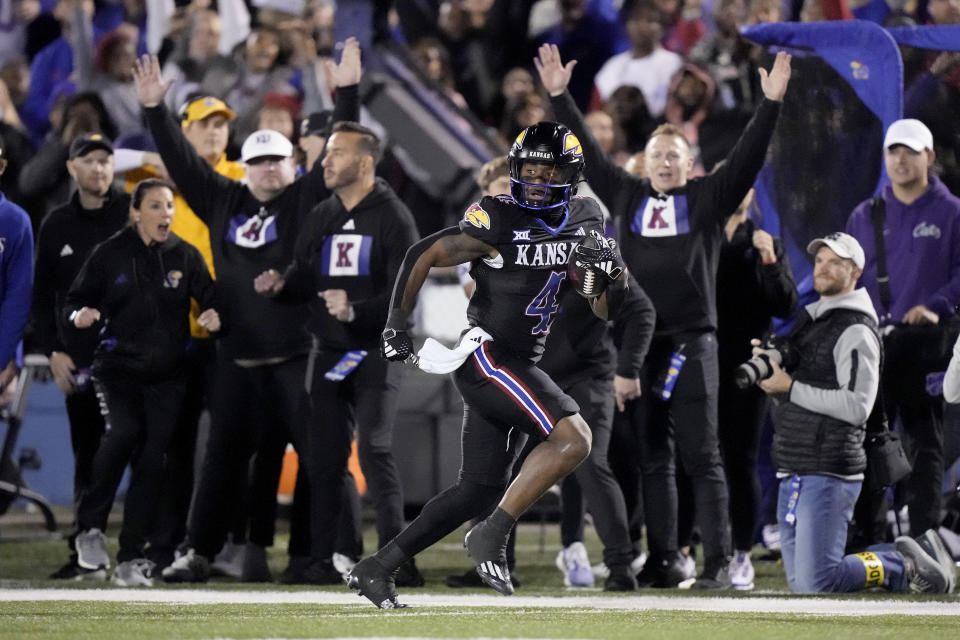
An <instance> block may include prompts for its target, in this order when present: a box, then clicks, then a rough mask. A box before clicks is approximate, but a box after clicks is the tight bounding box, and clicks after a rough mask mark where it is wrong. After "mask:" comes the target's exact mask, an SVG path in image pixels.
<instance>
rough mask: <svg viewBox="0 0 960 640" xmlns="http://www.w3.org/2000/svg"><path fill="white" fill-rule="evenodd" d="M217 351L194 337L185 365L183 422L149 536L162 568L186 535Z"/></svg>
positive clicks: (152, 554)
mask: <svg viewBox="0 0 960 640" xmlns="http://www.w3.org/2000/svg"><path fill="white" fill-rule="evenodd" d="M215 366H216V350H215V348H214V344H213V341H212V340H194V341H193V343H192V348H191V351H190V352H189V354H188V357H187V364H186V367H185V369H186V391H185V396H184V400H183V411H182V413H181V416H180V424H179V425H178V427H177V432H176V433H175V434H174V437H173V439H172V441H171V443H170V449H169V450H168V452H167V474H166V477H165V478H164V486H163V493H162V495H161V497H160V504H159V507H158V514H157V521H156V524H155V526H154V529H153V533H152V534H151V536H150V549H149V553H148V555H149V557H150V559H151V560H153V561H154V562H156V563H157V564H158V565H159V566H160V567H164V566H166V565H168V564H170V563H171V562H172V561H173V551H174V549H175V548H176V546H177V545H178V544H180V543H181V542H182V541H183V539H184V538H185V537H186V533H187V513H188V511H189V510H190V499H191V497H192V496H193V487H194V458H195V455H196V451H197V430H198V425H199V423H200V416H201V414H202V413H203V412H204V410H206V409H207V408H208V404H209V402H208V399H209V390H210V387H211V385H212V384H213V379H214V377H215V375H216V374H215Z"/></svg>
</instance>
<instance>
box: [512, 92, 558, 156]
mask: <svg viewBox="0 0 960 640" xmlns="http://www.w3.org/2000/svg"><path fill="white" fill-rule="evenodd" d="M550 112H551V109H550V102H549V101H548V100H547V99H546V98H545V97H544V95H543V94H542V93H540V92H539V91H530V92H529V93H524V94H522V95H520V96H518V97H517V98H515V99H514V100H512V101H510V102H508V103H507V106H506V109H505V110H504V114H503V121H502V122H501V123H500V135H501V137H502V138H503V140H504V142H505V144H507V145H511V144H513V139H514V138H516V137H517V135H518V134H519V133H520V132H521V131H523V130H524V129H526V128H527V127H529V126H531V125H534V124H537V123H538V122H540V121H542V120H546V119H548V114H549V113H550Z"/></svg>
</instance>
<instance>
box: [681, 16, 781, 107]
mask: <svg viewBox="0 0 960 640" xmlns="http://www.w3.org/2000/svg"><path fill="white" fill-rule="evenodd" d="M767 3H769V4H771V5H773V4H775V5H776V6H777V7H779V5H780V0H757V1H756V2H755V4H754V9H755V10H759V9H761V8H762V7H764V6H765V5H766V4H767ZM748 8H749V0H718V2H717V4H716V5H714V14H713V16H714V20H715V21H716V25H717V30H716V32H714V33H713V34H711V35H709V36H707V37H706V38H705V39H704V40H703V41H702V42H701V43H700V44H699V45H697V47H696V48H695V49H694V50H693V51H691V52H690V59H691V61H693V62H694V63H696V64H699V65H702V66H703V67H705V68H706V69H707V71H709V72H710V75H711V76H713V79H714V80H715V81H716V83H717V93H718V96H717V97H718V100H719V103H720V105H721V106H722V107H723V108H725V109H731V110H734V109H735V110H742V111H746V112H748V113H753V110H754V109H755V108H756V103H757V100H759V99H760V97H761V96H762V95H763V93H762V92H761V91H760V85H759V83H758V82H757V72H756V64H755V63H754V61H753V60H752V59H751V55H750V53H751V49H752V45H751V44H750V43H749V42H747V41H746V40H745V39H744V38H743V37H742V36H741V35H740V29H742V28H743V27H744V26H745V25H746V24H747V23H748V20H747V11H748Z"/></svg>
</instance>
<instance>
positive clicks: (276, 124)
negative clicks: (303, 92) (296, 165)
mask: <svg viewBox="0 0 960 640" xmlns="http://www.w3.org/2000/svg"><path fill="white" fill-rule="evenodd" d="M299 120H300V101H299V100H298V99H297V98H296V97H295V96H288V95H284V94H282V93H268V94H267V95H265V96H264V97H263V106H262V107H260V111H258V112H257V129H273V130H274V131H279V132H280V133H282V134H283V135H284V137H286V138H287V139H288V140H290V141H291V142H294V143H295V142H296V141H297V134H298V133H299V130H298V129H297V125H296V123H297V122H298V121H299Z"/></svg>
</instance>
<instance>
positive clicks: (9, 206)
mask: <svg viewBox="0 0 960 640" xmlns="http://www.w3.org/2000/svg"><path fill="white" fill-rule="evenodd" d="M32 292H33V229H32V228H31V226H30V216H28V215H27V212H26V211H24V210H23V209H21V208H20V207H18V206H17V205H15V204H14V203H12V202H10V201H9V200H7V199H6V197H4V195H3V193H2V192H0V368H3V367H6V366H7V364H8V363H9V362H10V360H12V359H13V358H14V356H15V355H16V354H17V345H18V344H19V343H20V339H21V338H22V337H23V328H24V327H25V326H26V324H27V318H28V317H29V315H30V295H31V293H32Z"/></svg>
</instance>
